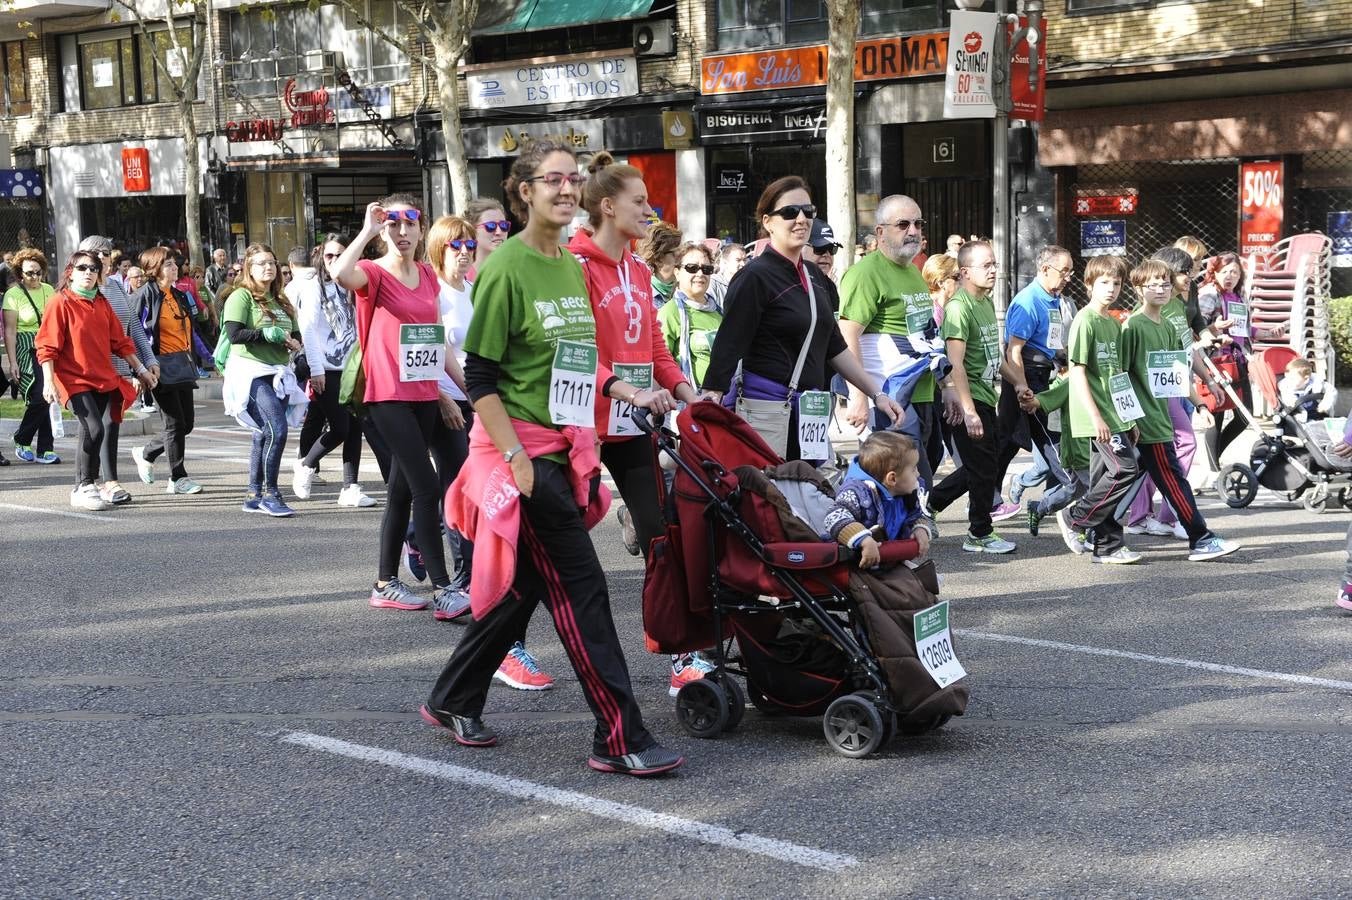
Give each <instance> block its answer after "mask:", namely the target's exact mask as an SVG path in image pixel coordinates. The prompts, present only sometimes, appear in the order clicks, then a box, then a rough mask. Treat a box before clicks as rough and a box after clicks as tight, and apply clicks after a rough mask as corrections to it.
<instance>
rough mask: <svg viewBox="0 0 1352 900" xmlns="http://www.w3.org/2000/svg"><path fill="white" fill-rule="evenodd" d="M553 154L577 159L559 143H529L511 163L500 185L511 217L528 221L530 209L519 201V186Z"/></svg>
mask: <svg viewBox="0 0 1352 900" xmlns="http://www.w3.org/2000/svg"><path fill="white" fill-rule="evenodd" d="M554 153H567V154H568V155H569V156H571V157H572V158H573V159H574V160H576V159H577V154H576V153H574V152H573V148H572V147H570V146H568V145H567V144H565V143H562V142H560V141H531V142H530V143H529V144H527V145H526V146H524V147H522V148H521V155H519V156H518V157H517V158H516V159H515V160H513V161H512V168H511V169H510V170H508V172H507V180H506V181H504V182H503V183H502V189H503V190H504V191H506V192H507V202H508V203H509V204H511V207H512V215H514V216H516V217H517V219H519V220H520V221H522V222H526V221H529V220H530V207H529V206H527V205H526V201H525V200H522V199H521V185H523V184H526V183H527V181H528V180H529V179H531V178H534V177H535V170H536V169H538V168H540V164H541V163H543V162H544V161H545V160H546V159H547V158H548V157H549V156H550V155H552V154H554Z"/></svg>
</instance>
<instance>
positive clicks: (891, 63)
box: [699, 31, 948, 95]
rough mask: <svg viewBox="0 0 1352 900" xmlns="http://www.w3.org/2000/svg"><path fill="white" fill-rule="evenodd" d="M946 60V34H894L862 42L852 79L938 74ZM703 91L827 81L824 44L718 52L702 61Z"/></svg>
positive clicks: (741, 90) (731, 91)
mask: <svg viewBox="0 0 1352 900" xmlns="http://www.w3.org/2000/svg"><path fill="white" fill-rule="evenodd" d="M947 58H948V34H947V32H942V31H936V32H934V33H932V34H912V35H897V36H895V37H886V38H875V39H873V40H866V41H860V42H859V43H858V44H857V45H856V46H855V50H854V80H855V81H885V80H888V79H893V78H915V77H917V76H920V75H938V74H941V73H942V72H943V71H944V60H945V59H947ZM700 69H701V75H700V83H699V90H700V93H701V94H705V95H708V94H740V93H744V92H747V91H766V90H781V89H784V88H797V87H812V86H815V85H819V84H826V45H825V44H816V45H814V46H811V47H790V48H788V49H786V50H763V51H757V52H752V53H720V54H717V55H714V56H706V57H704V59H703V60H702V61H701V62H700Z"/></svg>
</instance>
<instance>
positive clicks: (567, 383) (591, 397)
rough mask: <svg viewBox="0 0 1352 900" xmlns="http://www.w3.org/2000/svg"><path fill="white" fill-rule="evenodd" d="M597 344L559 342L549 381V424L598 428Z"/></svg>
mask: <svg viewBox="0 0 1352 900" xmlns="http://www.w3.org/2000/svg"><path fill="white" fill-rule="evenodd" d="M596 361H597V351H596V345H595V344H583V343H580V342H578V341H559V345H558V347H557V349H555V351H554V368H553V370H552V371H551V372H550V378H549V421H550V422H552V423H554V424H555V425H579V426H583V427H586V428H591V427H594V426H595V425H596V414H595V407H596Z"/></svg>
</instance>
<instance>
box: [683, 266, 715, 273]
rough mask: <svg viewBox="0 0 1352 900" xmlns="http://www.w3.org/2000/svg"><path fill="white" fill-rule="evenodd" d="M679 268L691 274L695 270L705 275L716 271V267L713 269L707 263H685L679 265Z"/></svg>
mask: <svg viewBox="0 0 1352 900" xmlns="http://www.w3.org/2000/svg"><path fill="white" fill-rule="evenodd" d="M681 268H682V269H685V270H686V271H687V272H689V273H690V274H691V275H694V274H695V273H696V272H703V273H704V274H705V275H712V274H714V272H716V271H717V269H715V268H714V267H713V266H711V265H708V264H707V263H706V264H704V265H700V264H699V263H686V264H685V265H683V266H681Z"/></svg>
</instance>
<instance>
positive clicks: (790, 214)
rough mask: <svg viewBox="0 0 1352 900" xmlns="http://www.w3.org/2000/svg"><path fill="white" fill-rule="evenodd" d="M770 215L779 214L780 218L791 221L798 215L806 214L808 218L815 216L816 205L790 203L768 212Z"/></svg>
mask: <svg viewBox="0 0 1352 900" xmlns="http://www.w3.org/2000/svg"><path fill="white" fill-rule="evenodd" d="M770 215H772V216H779V217H780V218H781V219H788V220H789V221H793V220H794V219H796V218H798V217H799V216H807V217H808V218H809V219H815V218H817V207H815V206H813V205H812V204H811V203H790V204H789V205H788V206H781V207H780V208H779V209H776V210H774V211H772V212H771V213H770Z"/></svg>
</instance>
